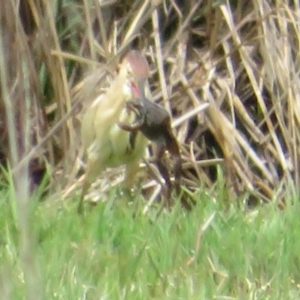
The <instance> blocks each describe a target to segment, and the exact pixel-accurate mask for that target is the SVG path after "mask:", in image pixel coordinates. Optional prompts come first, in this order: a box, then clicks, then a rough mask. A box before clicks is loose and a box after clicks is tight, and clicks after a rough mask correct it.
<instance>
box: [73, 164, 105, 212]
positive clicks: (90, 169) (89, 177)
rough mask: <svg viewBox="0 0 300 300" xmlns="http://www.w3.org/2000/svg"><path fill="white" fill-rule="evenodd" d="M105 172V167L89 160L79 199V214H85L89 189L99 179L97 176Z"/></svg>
mask: <svg viewBox="0 0 300 300" xmlns="http://www.w3.org/2000/svg"><path fill="white" fill-rule="evenodd" d="M102 170H103V167H102V166H101V165H100V164H99V162H97V161H94V160H91V159H89V160H88V165H87V170H86V173H85V177H84V181H83V185H82V190H81V194H80V198H79V203H78V206H77V212H78V214H82V213H83V200H84V196H85V195H86V193H87V191H88V189H89V188H90V186H91V185H92V183H93V182H94V181H95V179H96V178H97V175H98V174H100V173H101V171H102Z"/></svg>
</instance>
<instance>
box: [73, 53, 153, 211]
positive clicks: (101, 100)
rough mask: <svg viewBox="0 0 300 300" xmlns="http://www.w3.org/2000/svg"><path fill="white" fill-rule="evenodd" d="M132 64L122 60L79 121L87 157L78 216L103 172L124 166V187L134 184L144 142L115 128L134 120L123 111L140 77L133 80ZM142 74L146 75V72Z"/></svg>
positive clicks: (140, 136)
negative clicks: (91, 188) (99, 94)
mask: <svg viewBox="0 0 300 300" xmlns="http://www.w3.org/2000/svg"><path fill="white" fill-rule="evenodd" d="M132 52H134V51H132ZM136 52H137V51H136ZM136 52H134V53H133V54H136V55H139V56H138V58H140V54H139V52H137V53H136ZM133 57H134V56H133ZM145 63H146V65H145V66H144V67H145V68H148V65H147V62H146V60H145ZM133 64H134V61H132V59H131V57H130V56H129V58H128V59H126V57H125V59H124V61H123V62H122V64H121V67H120V71H119V74H118V76H117V77H116V78H115V80H114V81H113V82H112V84H111V86H110V87H109V88H108V90H107V92H106V93H105V94H103V95H101V96H99V97H98V98H96V99H95V100H94V102H93V103H92V104H91V106H90V107H89V108H88V109H87V111H86V113H85V115H84V117H83V120H82V130H81V131H82V142H83V146H84V148H85V151H86V154H87V169H86V175H85V181H84V184H83V188H82V194H81V199H80V203H79V206H78V211H79V212H80V211H81V210H82V201H83V197H84V195H85V193H86V192H87V190H88V188H89V187H90V185H91V184H92V183H93V182H94V181H95V179H96V178H97V176H98V175H99V174H100V173H101V172H102V171H103V170H104V169H105V168H107V167H116V166H119V165H124V164H125V165H126V174H125V180H124V184H125V187H126V188H130V187H131V186H132V185H133V183H134V179H135V175H136V173H137V171H138V168H139V162H140V159H141V158H142V157H143V155H144V152H145V148H146V145H147V140H146V138H145V137H144V136H143V135H142V134H141V133H140V132H138V133H137V134H136V137H135V138H133V137H132V134H133V133H131V132H128V131H124V130H122V129H121V128H120V127H119V126H118V122H126V123H133V122H134V121H135V118H136V115H135V113H134V112H132V111H128V110H127V109H126V107H125V104H126V102H127V101H129V100H131V99H133V98H134V94H133V90H132V84H133V83H135V82H136V80H137V79H140V75H141V74H140V73H139V74H138V75H139V78H136V76H135V75H136V74H135V73H136V72H135V71H134V70H133V69H132V66H133ZM134 67H136V66H134ZM140 67H141V66H140ZM144 73H145V74H147V75H148V69H147V70H145V72H144Z"/></svg>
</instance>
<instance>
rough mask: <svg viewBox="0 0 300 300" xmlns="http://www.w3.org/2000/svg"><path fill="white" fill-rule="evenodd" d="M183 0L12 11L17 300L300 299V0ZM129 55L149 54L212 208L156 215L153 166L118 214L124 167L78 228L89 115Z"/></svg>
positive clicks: (7, 193) (5, 67)
mask: <svg viewBox="0 0 300 300" xmlns="http://www.w3.org/2000/svg"><path fill="white" fill-rule="evenodd" d="M19 2H20V3H19ZM181 3H182V1H171V0H170V1H169V0H165V1H159V0H158V1H150V0H146V1H141V0H135V1H122V2H120V1H114V0H112V1H109V0H107V1H94V0H89V1H88V0H84V1H69V0H61V1H43V0H36V1H29V0H28V1H5V3H3V4H2V6H1V9H0V33H1V35H0V37H1V38H0V159H1V166H2V167H1V171H2V172H1V193H2V195H1V200H2V199H3V200H2V201H1V203H0V205H1V225H0V226H1V232H3V236H2V237H1V240H2V241H1V245H2V248H1V250H0V253H1V259H3V270H1V272H2V274H3V275H2V278H1V280H0V283H1V285H0V289H1V288H2V289H3V293H5V292H7V293H8V294H7V295H9V294H10V292H11V297H12V298H13V299H15V298H16V299H21V298H22V295H23V293H24V286H23V282H24V281H25V282H26V286H27V293H28V297H29V298H30V297H31V298H32V299H37V298H36V297H37V295H40V294H42V293H44V294H45V297H46V298H47V299H48V298H59V299H66V298H70V299H73V298H84V297H87V298H88V299H95V298H96V299H97V298H101V299H102V298H103V299H104V298H105V299H106V298H107V299H115V298H129V299H132V298H134V297H136V299H140V297H141V295H143V299H144V298H147V297H148V298H151V297H152V298H159V299H162V298H166V299H167V298H170V299H174V295H176V296H178V297H179V298H180V297H181V298H184V299H187V298H188V299H190V298H191V299H193V298H194V299H199V298H200V299H213V298H214V297H215V299H296V298H298V297H297V296H298V290H297V278H299V274H298V270H297V263H298V260H297V256H296V253H297V249H298V248H297V247H298V245H297V240H298V239H297V232H295V230H294V228H295V227H296V226H297V225H298V224H297V222H298V221H297V210H298V205H297V204H295V206H294V207H293V206H292V205H293V204H291V202H292V201H293V200H296V199H297V196H296V195H297V191H298V189H299V167H300V165H299V162H300V161H299V159H298V157H299V148H298V145H299V142H300V136H299V132H300V131H299V122H300V110H299V107H300V106H299V101H300V100H299V87H300V84H299V83H300V82H299V71H298V70H299V47H300V46H299V45H300V43H299V36H300V35H299V24H300V22H299V16H300V6H299V3H298V1H288V0H282V1H271V0H270V1H260V0H254V1H251V2H247V1H195V0H188V1H184V5H182V4H181ZM131 48H138V49H140V50H141V51H142V52H143V53H145V55H146V56H147V58H148V60H149V63H150V65H151V71H152V72H151V78H150V82H149V83H150V88H151V92H152V100H153V101H155V102H158V103H160V104H162V105H163V106H164V107H165V108H166V109H167V110H168V111H169V112H170V114H171V115H172V119H173V128H174V131H175V132H176V135H177V137H178V140H179V142H180V145H181V152H182V156H183V160H184V179H183V186H184V188H185V189H186V190H187V191H188V193H190V195H191V197H193V199H195V200H196V202H197V204H198V205H197V206H196V208H195V211H193V212H191V213H190V214H187V215H186V212H182V211H181V210H180V209H179V208H175V209H174V211H172V212H171V213H169V214H162V215H161V216H160V217H159V218H158V220H155V218H154V217H153V216H152V214H153V215H156V209H157V207H156V205H155V204H154V205H153V207H150V208H149V207H148V206H147V205H148V203H147V201H146V199H147V200H148V199H155V197H156V196H157V195H158V194H159V185H158V184H157V183H156V182H155V181H153V170H152V171H151V172H150V171H149V170H150V169H151V168H152V169H153V168H154V166H153V165H151V166H146V164H143V166H142V168H143V173H142V174H141V179H142V187H141V189H142V194H143V196H144V197H142V196H141V197H137V198H138V199H136V200H137V201H136V202H138V203H139V204H138V207H133V206H130V205H129V206H127V205H120V204H119V203H118V204H117V205H115V204H114V209H112V208H111V205H110V204H111V203H112V202H113V201H114V199H115V198H117V196H116V193H118V188H116V187H114V186H116V185H118V183H119V182H120V181H121V180H122V176H121V175H120V174H122V172H119V170H108V171H107V173H106V174H105V176H102V177H101V179H100V180H99V182H98V184H97V186H96V188H95V189H94V190H95V191H96V192H95V193H96V197H98V196H99V194H101V196H103V195H104V194H105V195H106V197H107V199H108V201H107V202H105V203H101V204H100V205H99V207H97V209H95V210H93V211H92V212H91V215H90V217H89V218H88V219H87V220H80V219H79V218H78V216H76V215H75V213H74V209H73V208H74V207H73V202H74V201H75V200H77V192H78V188H79V187H80V183H81V180H82V177H81V173H82V168H83V165H84V163H83V160H82V150H81V145H80V139H79V128H80V117H81V113H82V112H83V111H84V109H85V107H86V106H87V105H88V104H89V103H90V102H91V101H92V100H93V99H94V96H95V95H97V94H99V93H100V92H101V91H102V90H103V89H105V87H107V85H108V84H109V81H110V79H111V77H112V76H114V74H115V72H116V69H117V64H118V62H119V58H120V57H121V56H122V55H123V54H124V53H125V52H126V51H127V50H128V49H131ZM154 173H155V172H154ZM37 186H40V187H39V189H36V188H37ZM137 194H139V193H137ZM90 197H91V198H95V197H94V195H93V194H92V195H90ZM40 198H42V199H43V200H45V201H44V202H37V199H40ZM261 202H267V203H268V205H267V208H266V207H264V206H263V207H258V208H256V209H258V210H257V211H255V212H256V213H257V215H255V217H253V215H252V214H249V213H245V212H243V211H241V208H242V207H243V205H244V203H247V204H248V206H249V205H250V204H259V203H261ZM151 203H152V202H151ZM153 203H155V202H153ZM119 205H120V206H119ZM139 205H141V206H142V207H140V206H139ZM115 206H116V208H115ZM144 206H145V207H146V208H147V209H148V210H147V212H146V215H143V212H145V207H144ZM270 207H272V209H270ZM275 207H279V208H285V210H284V211H277V210H276V209H275ZM134 212H135V215H136V218H134V219H133V218H132V214H133V213H134ZM211 216H214V217H211ZM210 217H211V218H212V219H210ZM33 220H34V222H33ZM207 220H209V222H208V226H207V228H205V230H204V231H205V233H203V235H204V237H205V239H203V240H202V235H201V234H202V233H201V229H199V228H201V226H202V225H203V224H205V222H206V221H207ZM149 221H151V222H149ZM81 222H83V224H81ZM32 224H35V225H36V226H34V227H32ZM204 227H206V226H204ZM101 228H102V229H101ZM103 228H104V229H105V230H104V229H103ZM206 229H207V230H206ZM195 240H196V241H197V240H199V242H195ZM241 240H242V241H243V242H242V243H241V242H240V241H241ZM195 243H196V246H195ZM197 243H198V244H199V245H198V244H197ZM202 243H203V245H202ZM179 245H182V247H180V246H179ZM197 245H198V246H197ZM102 247H104V250H102ZM201 247H203V249H202V248H201ZM222 247H223V248H222ZM223 250H224V251H223ZM201 251H203V252H201ZM123 252H124V253H123ZM232 253H234V254H235V256H234V257H232ZM200 254H201V255H200ZM59 255H61V257H60V258H58V256H59ZM102 255H103V256H102ZM198 256H199V257H198ZM171 258H172V259H171ZM191 258H193V259H192V260H191V262H188V260H189V259H191ZM126 262H128V263H126ZM20 263H21V264H20ZM97 263H98V264H99V266H98V267H97ZM64 264H65V266H63V265H64ZM94 267H95V268H94ZM103 270H104V271H103ZM103 272H104V274H103ZM121 273H122V274H124V276H123V275H122V276H121V275H120V274H121ZM7 274H8V275H7ZM9 274H10V275H9ZM37 274H39V275H40V276H38V275H37ZM54 274H60V277H56V276H54ZM114 274H119V275H118V276H119V277H118V276H117V275H114ZM37 278H42V279H40V280H38V279H37ZM98 280H99V281H98ZM199 282H200V283H199ZM196 283H197V284H196ZM10 288H11V289H10ZM89 293H90V294H89ZM226 297H229V298H226ZM230 297H231V298H230ZM7 298H9V296H7Z"/></svg>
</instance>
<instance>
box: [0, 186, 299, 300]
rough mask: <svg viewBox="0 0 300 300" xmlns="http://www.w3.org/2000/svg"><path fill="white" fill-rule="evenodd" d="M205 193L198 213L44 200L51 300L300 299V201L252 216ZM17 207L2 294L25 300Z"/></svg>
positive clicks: (8, 213)
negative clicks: (82, 210)
mask: <svg viewBox="0 0 300 300" xmlns="http://www.w3.org/2000/svg"><path fill="white" fill-rule="evenodd" d="M2 196H3V197H6V194H2ZM197 197H198V199H199V201H198V206H197V207H196V208H195V209H194V210H193V211H192V212H189V213H187V212H185V211H183V210H182V209H181V207H180V206H178V207H175V208H174V209H173V210H172V211H170V212H164V213H162V214H161V215H160V216H159V218H156V213H157V211H156V209H155V208H152V209H151V210H150V211H149V212H148V214H147V215H143V213H142V211H141V210H140V209H139V208H137V209H136V208H134V206H132V205H126V203H122V200H117V201H116V200H109V201H108V202H106V203H99V204H98V205H97V206H96V207H94V208H93V209H91V210H90V211H89V212H86V215H85V216H78V215H77V214H76V213H75V211H76V207H75V206H76V201H75V200H76V199H74V201H72V202H69V203H67V204H65V205H64V206H61V207H57V205H55V207H54V206H51V207H49V205H48V203H47V202H42V203H38V204H36V205H37V207H36V210H35V213H34V216H33V224H34V228H35V234H36V236H37V245H36V259H37V262H38V266H39V272H38V273H39V274H40V276H41V278H42V281H41V284H42V291H43V294H44V297H45V299H243V300H244V299H264V300H265V299H298V298H299V296H300V291H299V290H298V287H297V283H298V282H299V280H300V272H299V270H300V268H299V267H300V260H299V253H300V237H299V230H298V228H299V226H300V224H299V223H300V221H299V218H298V215H299V210H300V206H299V204H294V205H292V204H290V205H289V206H288V207H287V209H286V210H285V211H280V210H278V209H277V208H275V207H273V206H272V205H271V204H269V205H267V206H265V207H261V208H259V210H256V211H243V210H241V209H238V208H237V207H235V206H230V207H228V208H227V209H224V207H222V206H221V205H220V204H219V203H217V204H216V203H215V201H213V198H212V196H211V195H208V194H207V193H204V192H199V193H198V195H197ZM135 200H136V199H135ZM9 201H11V199H9ZM111 201H112V202H111ZM7 202H8V201H6V202H5V201H1V204H0V205H1V207H0V211H1V218H0V231H1V232H2V236H1V247H0V261H1V265H2V266H5V267H3V268H2V269H1V275H0V278H2V277H5V278H6V280H5V282H4V283H5V284H4V283H3V282H2V285H0V291H1V290H3V289H4V288H5V287H6V285H7V286H10V288H11V295H10V296H11V297H10V298H8V299H23V296H22V295H24V282H23V273H22V269H21V268H20V260H19V254H18V230H17V227H16V224H15V220H14V218H13V217H12V206H11V205H8V203H7ZM0 282H1V281H0ZM226 297H227V298H226Z"/></svg>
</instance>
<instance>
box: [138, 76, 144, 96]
mask: <svg viewBox="0 0 300 300" xmlns="http://www.w3.org/2000/svg"><path fill="white" fill-rule="evenodd" d="M145 85H146V80H145V79H138V80H137V88H138V92H139V98H140V99H142V98H144V97H145Z"/></svg>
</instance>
